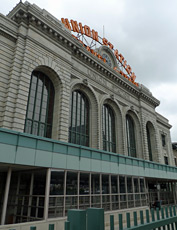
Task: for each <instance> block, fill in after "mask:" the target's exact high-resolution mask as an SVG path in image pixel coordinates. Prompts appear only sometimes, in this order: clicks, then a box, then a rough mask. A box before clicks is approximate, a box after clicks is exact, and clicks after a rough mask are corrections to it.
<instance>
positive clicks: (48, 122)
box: [25, 71, 55, 137]
mask: <svg viewBox="0 0 177 230" xmlns="http://www.w3.org/2000/svg"><path fill="white" fill-rule="evenodd" d="M54 96H55V92H54V87H53V84H52V82H51V81H50V79H49V78H48V77H47V76H46V75H45V74H43V73H41V72H38V71H34V72H33V73H32V77H31V85H30V92H29V98H28V108H27V113H26V124H25V125H26V126H28V127H25V132H28V133H32V134H34V135H38V136H45V137H51V133H52V129H51V128H50V129H48V127H49V126H50V127H52V119H53V107H54ZM29 119H31V123H32V124H33V125H32V129H30V128H29V124H28V123H27V120H29ZM41 122H42V123H43V124H42V125H41V124H40V123H41ZM45 127H47V130H45V129H46V128H45Z"/></svg>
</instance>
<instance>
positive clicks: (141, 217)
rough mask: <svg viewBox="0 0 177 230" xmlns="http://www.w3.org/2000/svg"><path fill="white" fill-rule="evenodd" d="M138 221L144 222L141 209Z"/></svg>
mask: <svg viewBox="0 0 177 230" xmlns="http://www.w3.org/2000/svg"><path fill="white" fill-rule="evenodd" d="M140 223H141V224H144V216H143V211H142V210H141V211H140Z"/></svg>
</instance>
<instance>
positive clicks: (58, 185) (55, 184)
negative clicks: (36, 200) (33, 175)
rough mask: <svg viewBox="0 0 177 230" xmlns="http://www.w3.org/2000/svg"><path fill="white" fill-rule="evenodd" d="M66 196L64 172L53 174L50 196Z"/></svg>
mask: <svg viewBox="0 0 177 230" xmlns="http://www.w3.org/2000/svg"><path fill="white" fill-rule="evenodd" d="M63 194H64V171H59V172H58V171H57V172H51V181H50V195H63Z"/></svg>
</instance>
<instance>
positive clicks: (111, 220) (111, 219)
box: [110, 215, 114, 230]
mask: <svg viewBox="0 0 177 230" xmlns="http://www.w3.org/2000/svg"><path fill="white" fill-rule="evenodd" d="M110 230H114V215H110Z"/></svg>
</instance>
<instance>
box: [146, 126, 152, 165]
mask: <svg viewBox="0 0 177 230" xmlns="http://www.w3.org/2000/svg"><path fill="white" fill-rule="evenodd" d="M146 133H147V142H148V152H149V160H150V161H152V148H151V136H150V131H149V127H148V126H147V125H146Z"/></svg>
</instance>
